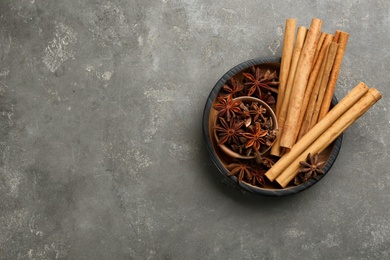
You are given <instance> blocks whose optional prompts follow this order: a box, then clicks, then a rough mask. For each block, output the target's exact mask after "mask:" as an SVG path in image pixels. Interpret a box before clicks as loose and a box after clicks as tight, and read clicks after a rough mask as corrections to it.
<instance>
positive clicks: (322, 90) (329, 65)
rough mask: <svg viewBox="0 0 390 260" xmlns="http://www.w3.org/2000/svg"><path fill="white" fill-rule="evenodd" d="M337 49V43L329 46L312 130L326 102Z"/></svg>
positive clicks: (312, 120)
mask: <svg viewBox="0 0 390 260" xmlns="http://www.w3.org/2000/svg"><path fill="white" fill-rule="evenodd" d="M337 48H338V44H337V43H335V42H332V43H331V44H330V45H329V51H328V55H327V57H326V63H325V67H324V73H323V74H322V78H321V85H320V91H319V92H318V96H317V101H316V105H315V107H314V112H313V115H312V118H311V121H310V128H312V127H313V126H314V125H315V124H317V122H318V121H319V117H318V114H319V113H320V110H321V106H322V102H323V100H324V95H325V91H326V88H327V86H328V81H329V76H330V72H331V70H332V67H333V63H334V61H335V56H336V53H337ZM332 94H333V93H332ZM328 111H329V106H328Z"/></svg>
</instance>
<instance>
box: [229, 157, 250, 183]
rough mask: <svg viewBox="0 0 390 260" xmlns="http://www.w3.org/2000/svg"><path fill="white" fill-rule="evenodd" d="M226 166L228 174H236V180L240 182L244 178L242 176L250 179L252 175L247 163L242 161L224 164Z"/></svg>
mask: <svg viewBox="0 0 390 260" xmlns="http://www.w3.org/2000/svg"><path fill="white" fill-rule="evenodd" d="M226 168H227V169H228V170H229V171H230V173H229V174H228V176H233V175H234V176H236V177H237V180H238V182H241V181H242V180H243V179H244V177H245V178H247V179H248V180H250V179H251V177H252V176H251V167H250V166H249V165H248V164H246V163H243V162H241V161H237V162H234V163H231V164H229V165H228V166H226Z"/></svg>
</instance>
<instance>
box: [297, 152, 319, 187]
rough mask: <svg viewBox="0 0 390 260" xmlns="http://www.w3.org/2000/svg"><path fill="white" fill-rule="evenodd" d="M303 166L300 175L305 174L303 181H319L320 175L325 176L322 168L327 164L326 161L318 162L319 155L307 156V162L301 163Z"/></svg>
mask: <svg viewBox="0 0 390 260" xmlns="http://www.w3.org/2000/svg"><path fill="white" fill-rule="evenodd" d="M299 163H300V165H301V166H302V167H301V169H299V173H301V174H303V176H301V177H303V180H304V181H308V180H309V179H310V178H314V179H318V174H324V171H323V170H322V167H323V166H324V164H325V161H321V162H320V161H318V153H316V154H315V155H314V156H312V155H311V154H310V153H309V154H308V155H307V159H306V162H305V161H301V162H299Z"/></svg>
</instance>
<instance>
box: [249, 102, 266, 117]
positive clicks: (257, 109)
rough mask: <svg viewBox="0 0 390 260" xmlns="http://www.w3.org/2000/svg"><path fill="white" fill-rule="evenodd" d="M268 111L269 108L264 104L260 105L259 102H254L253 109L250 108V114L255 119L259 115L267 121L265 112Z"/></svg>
mask: <svg viewBox="0 0 390 260" xmlns="http://www.w3.org/2000/svg"><path fill="white" fill-rule="evenodd" d="M266 112H267V109H265V108H264V107H263V106H262V105H258V103H255V102H253V103H252V105H251V110H249V114H251V115H253V121H257V119H259V117H261V119H262V120H263V121H265V117H264V115H265V113H266Z"/></svg>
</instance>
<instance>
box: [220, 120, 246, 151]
mask: <svg viewBox="0 0 390 260" xmlns="http://www.w3.org/2000/svg"><path fill="white" fill-rule="evenodd" d="M219 122H221V125H216V126H215V127H214V128H215V130H216V131H217V133H219V134H218V137H219V143H218V144H219V145H221V144H224V143H226V142H227V143H229V144H230V143H231V142H232V141H233V143H236V144H238V138H239V137H240V136H241V134H242V133H243V130H241V129H240V128H241V127H242V126H243V124H244V122H243V121H241V122H236V120H235V119H234V118H233V119H232V120H230V122H229V123H228V122H226V120H225V119H224V118H223V117H220V118H219Z"/></svg>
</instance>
